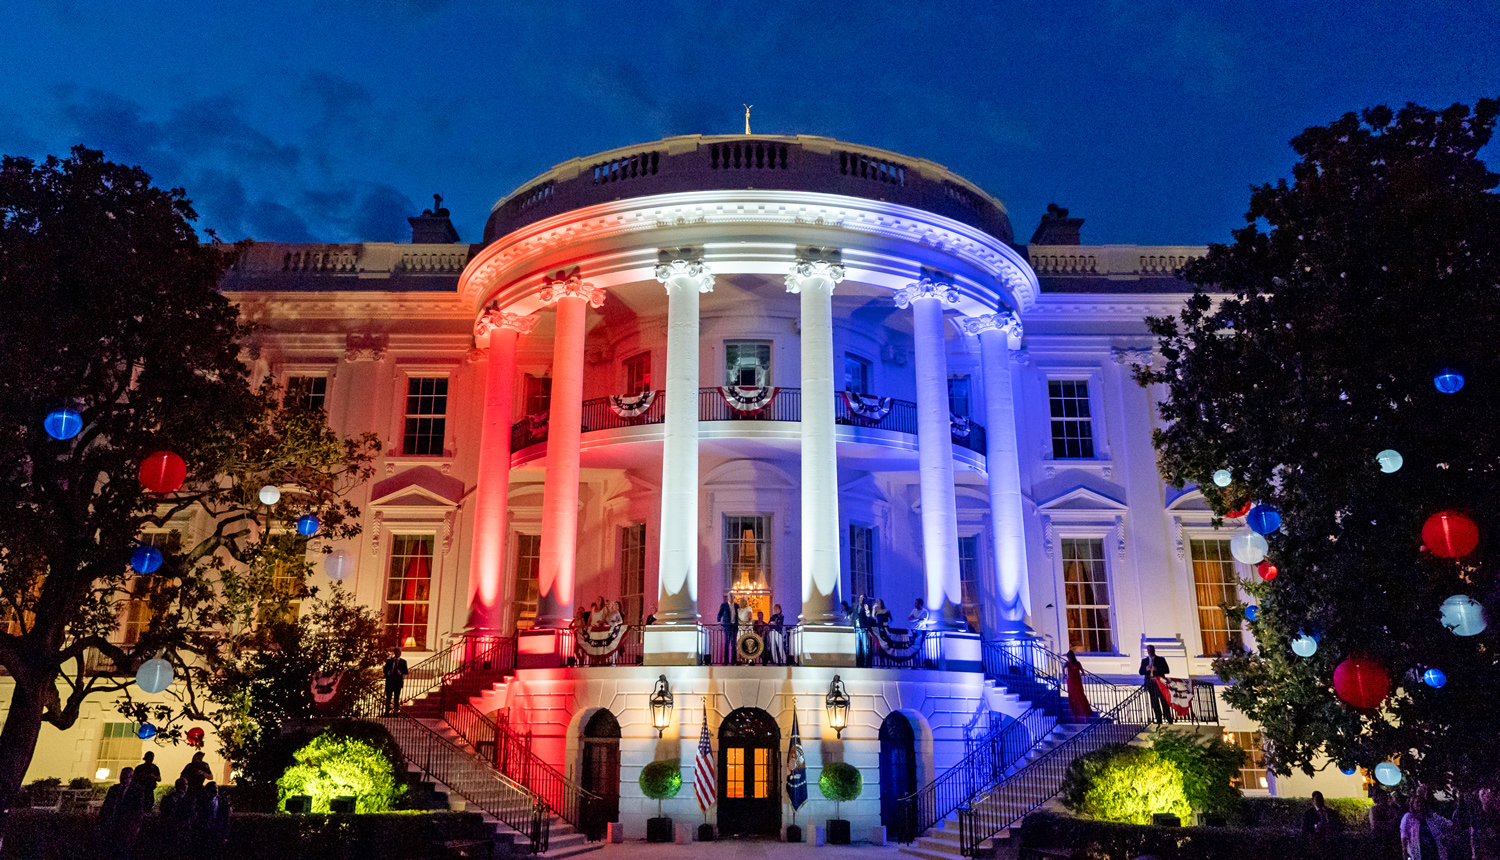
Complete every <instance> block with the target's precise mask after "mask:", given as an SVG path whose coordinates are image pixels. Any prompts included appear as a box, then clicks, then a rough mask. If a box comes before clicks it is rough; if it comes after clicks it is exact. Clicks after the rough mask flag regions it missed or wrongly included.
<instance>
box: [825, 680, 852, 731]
mask: <svg viewBox="0 0 1500 860" xmlns="http://www.w3.org/2000/svg"><path fill="white" fill-rule="evenodd" d="M824 706H825V707H827V708H828V725H829V726H830V727H832V728H833V731H834V734H835V735H836V736H837V737H839V738H841V739H842V738H843V737H844V729H846V728H848V727H849V691H848V690H846V689H844V682H843V681H842V680H841V679H840V678H839V676H838V675H834V676H833V680H832V681H831V682H829V684H828V697H827V698H826V699H825V700H824Z"/></svg>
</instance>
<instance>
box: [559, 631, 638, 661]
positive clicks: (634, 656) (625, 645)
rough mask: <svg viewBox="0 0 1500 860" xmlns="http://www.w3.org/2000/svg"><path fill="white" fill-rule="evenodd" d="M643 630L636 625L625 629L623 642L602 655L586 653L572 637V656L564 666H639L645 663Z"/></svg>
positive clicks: (575, 638)
mask: <svg viewBox="0 0 1500 860" xmlns="http://www.w3.org/2000/svg"><path fill="white" fill-rule="evenodd" d="M645 630H646V628H644V627H641V626H638V625H631V626H629V627H627V628H625V641H623V642H621V643H620V647H618V648H616V649H615V650H614V651H612V652H610V653H608V654H603V655H598V654H590V653H588V652H587V651H585V650H583V648H582V647H580V646H579V644H578V639H577V637H573V654H572V656H571V657H568V658H566V659H565V661H564V666H582V667H594V666H639V665H641V664H643V663H645V662H646V649H645Z"/></svg>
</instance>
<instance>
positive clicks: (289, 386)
mask: <svg viewBox="0 0 1500 860" xmlns="http://www.w3.org/2000/svg"><path fill="white" fill-rule="evenodd" d="M327 397H328V377H326V376H288V377H287V380H286V396H285V397H284V398H283V400H284V402H285V403H287V404H288V405H295V406H297V407H299V408H302V409H322V408H323V404H324V403H325V402H326V401H327Z"/></svg>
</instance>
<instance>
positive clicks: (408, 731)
mask: <svg viewBox="0 0 1500 860" xmlns="http://www.w3.org/2000/svg"><path fill="white" fill-rule="evenodd" d="M384 724H385V727H386V729H387V730H389V731H390V733H391V736H392V737H394V738H395V740H396V744H397V746H399V747H401V752H402V754H403V755H405V756H406V760H407V761H408V762H410V763H411V764H413V765H415V766H416V767H417V768H419V769H420V770H421V771H422V772H423V773H425V774H427V775H428V776H430V777H432V779H433V780H434V781H436V782H440V783H442V784H443V785H444V786H445V787H446V788H447V789H448V791H449V792H451V793H453V794H456V795H458V796H459V797H462V798H463V799H464V800H465V801H467V802H468V803H470V804H472V805H473V806H475V807H477V808H478V809H480V810H483V811H484V812H487V813H489V814H490V815H492V816H494V817H495V818H496V819H497V820H498V821H500V822H501V823H502V824H504V825H505V826H506V827H509V828H510V829H512V830H514V831H516V832H518V833H520V834H521V835H522V836H524V837H526V839H527V841H528V842H529V843H530V848H531V853H533V854H540V853H542V852H544V851H546V850H547V845H548V841H549V840H550V838H551V833H552V819H551V817H550V816H549V815H548V813H547V804H546V802H545V801H544V800H543V799H542V798H541V797H539V796H538V795H537V794H536V793H535V792H533V791H529V790H527V789H526V788H525V787H524V786H522V785H518V784H516V782H514V781H512V780H510V779H507V778H506V777H504V776H502V775H501V773H500V772H499V771H498V770H496V769H495V768H492V767H490V766H488V765H486V764H485V763H484V762H482V761H480V760H479V759H477V758H475V757H474V756H473V754H471V753H470V752H469V751H467V750H465V749H464V748H463V747H461V746H459V745H458V744H455V743H454V742H453V741H450V740H448V739H447V738H445V737H443V736H442V735H440V734H438V733H437V732H435V731H433V730H432V729H430V728H428V727H427V726H425V725H423V724H422V723H421V722H419V721H418V720H416V719H414V718H412V717H409V716H406V715H399V716H396V717H393V718H390V719H387V720H385V721H384Z"/></svg>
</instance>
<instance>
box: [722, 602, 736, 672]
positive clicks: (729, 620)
mask: <svg viewBox="0 0 1500 860" xmlns="http://www.w3.org/2000/svg"><path fill="white" fill-rule="evenodd" d="M717 620H718V622H719V630H720V632H722V633H723V634H724V648H723V651H724V653H723V655H722V656H723V661H722V665H724V666H733V665H734V646H735V644H736V643H735V639H736V636H735V627H736V626H738V624H739V613H738V612H737V611H736V610H735V606H734V601H733V600H731V599H730V596H729V594H728V593H727V592H726V593H725V595H724V602H723V603H720V604H719V615H718V618H717Z"/></svg>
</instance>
